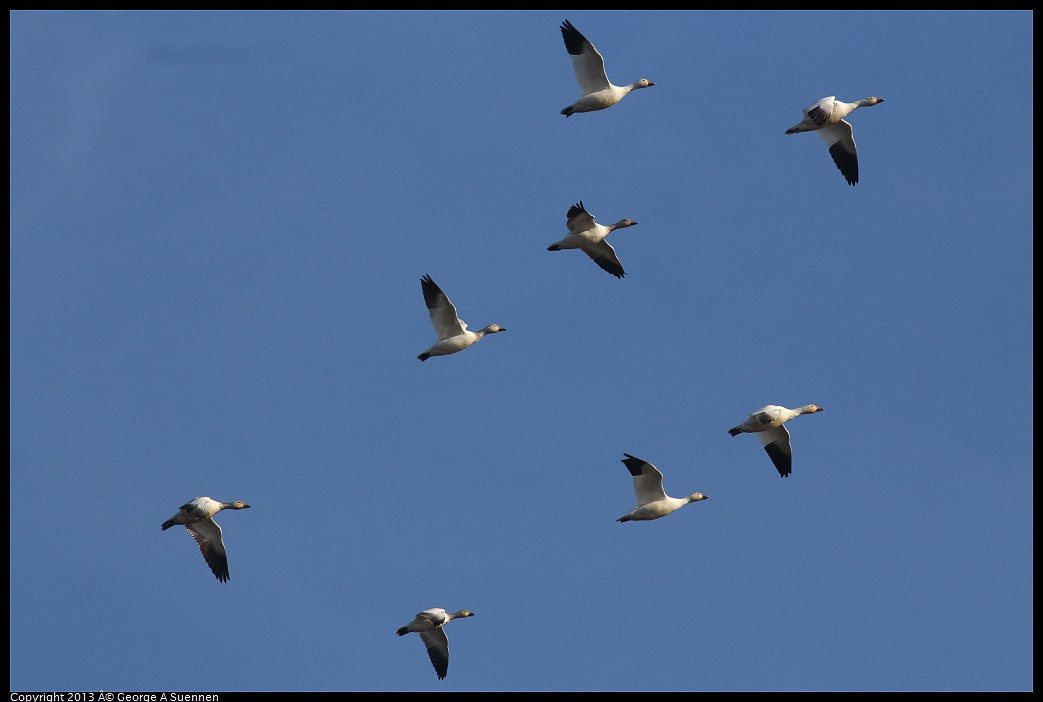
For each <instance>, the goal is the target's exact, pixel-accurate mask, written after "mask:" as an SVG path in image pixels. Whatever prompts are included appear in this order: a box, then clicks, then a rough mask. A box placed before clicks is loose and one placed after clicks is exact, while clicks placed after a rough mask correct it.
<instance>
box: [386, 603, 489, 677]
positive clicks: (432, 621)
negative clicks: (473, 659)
mask: <svg viewBox="0 0 1043 702" xmlns="http://www.w3.org/2000/svg"><path fill="white" fill-rule="evenodd" d="M473 616H474V612H471V611H469V610H466V609H461V610H460V611H459V612H447V611H445V610H444V609H442V608H441V607H435V608H433V609H425V610H424V611H423V612H420V613H419V614H417V615H416V617H414V619H413V621H411V622H409V623H408V624H406V625H405V626H403V627H401V628H399V630H398V631H397V632H395V633H397V634H398V635H399V636H405V635H406V634H408V633H410V632H415V633H417V634H420V639H421V640H422V641H423V642H424V646H425V647H427V655H428V657H429V658H430V659H431V664H432V665H433V666H434V667H435V673H437V674H438V679H439V680H443V679H445V676H446V674H447V673H448V672H449V638H448V637H447V636H446V635H445V632H444V631H442V627H443V626H445V625H446V624H448V623H449V622H451V621H453V620H454V619H460V618H463V617H473Z"/></svg>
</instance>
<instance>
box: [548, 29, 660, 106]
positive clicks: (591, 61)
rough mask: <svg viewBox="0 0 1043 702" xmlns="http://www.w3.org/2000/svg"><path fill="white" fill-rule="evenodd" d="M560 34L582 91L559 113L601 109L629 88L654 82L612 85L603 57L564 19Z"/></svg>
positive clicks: (635, 88) (613, 101)
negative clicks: (580, 94) (574, 100)
mask: <svg viewBox="0 0 1043 702" xmlns="http://www.w3.org/2000/svg"><path fill="white" fill-rule="evenodd" d="M561 36H562V38H563V39H564V40H565V49H566V50H567V51H568V52H569V58H571V59H572V69H573V71H575V73H576V82H577V83H579V87H580V89H581V90H582V91H583V95H582V96H581V97H580V99H579V100H576V102H574V103H572V104H571V105H569V106H568V107H566V108H565V109H564V110H562V111H561V114H563V115H565V116H566V117H570V116H571V115H574V114H576V113H577V112H594V111H595V110H604V109H605V108H606V107H612V106H613V105H615V104H616V103H617V102H619V101H620V100H622V99H623V98H624V97H626V95H627V93H629V92H630V91H631V90H637V89H638V88H647V87H649V86H651V85H655V83H653V82H652V81H650V80H648V79H647V78H642V79H641V80H639V81H637V82H635V83H631V84H630V85H622V86H620V85H612V83H611V82H610V81H609V79H608V75H607V74H606V73H605V59H604V58H602V56H601V54H599V53H598V50H597V49H595V48H594V45H593V44H591V43H590V41H589V40H588V39H587V38H586V37H585V36H583V35H582V34H580V33H579V30H578V29H576V28H575V27H573V26H572V23H570V22H569V21H568V20H565V22H564V23H562V25H561Z"/></svg>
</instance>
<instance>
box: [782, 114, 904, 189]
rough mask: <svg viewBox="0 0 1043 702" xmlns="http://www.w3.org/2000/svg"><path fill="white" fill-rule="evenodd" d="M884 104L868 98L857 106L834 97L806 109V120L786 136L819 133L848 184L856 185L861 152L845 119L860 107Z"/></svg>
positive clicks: (796, 125) (791, 129)
mask: <svg viewBox="0 0 1043 702" xmlns="http://www.w3.org/2000/svg"><path fill="white" fill-rule="evenodd" d="M883 101H884V99H883V98H878V97H867V98H864V99H862V100H858V101H856V102H841V101H840V100H837V99H836V96H834V95H830V96H829V97H824V98H822V99H821V100H819V101H818V102H815V103H813V104H811V105H808V106H807V107H805V108H804V119H802V120H801V121H800V122H798V123H797V124H795V125H793V126H792V127H790V128H789V129H787V130H786V133H787V134H798V133H800V132H818V135H819V136H820V137H822V141H824V142H826V147H827V148H829V155H830V156H832V157H833V163H835V164H837V168H839V169H840V172H841V173H842V174H843V176H844V178H845V179H846V180H847V184H848V185H854V184H855V183H857V182H858V150H857V149H856V148H855V138H854V136H853V135H852V132H851V124H850V123H848V122H847V121H846V120H845V119H844V118H845V117H847V116H848V115H849V114H851V113H852V112H854V111H855V110H857V109H858V108H859V107H871V106H873V105H879V104H880V103H881V102H883Z"/></svg>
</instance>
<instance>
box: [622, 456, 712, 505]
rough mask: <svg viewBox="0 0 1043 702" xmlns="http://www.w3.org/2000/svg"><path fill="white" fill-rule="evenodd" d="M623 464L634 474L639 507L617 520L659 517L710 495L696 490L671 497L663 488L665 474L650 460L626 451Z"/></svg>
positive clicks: (635, 494) (635, 493)
mask: <svg viewBox="0 0 1043 702" xmlns="http://www.w3.org/2000/svg"><path fill="white" fill-rule="evenodd" d="M623 455H624V456H626V459H625V460H624V461H623V465H625V466H626V467H627V470H629V471H630V474H631V475H632V476H634V496H635V497H637V507H635V508H634V509H633V510H631V511H630V512H628V513H627V514H624V515H623V516H622V517H620V518H619V519H617V520H616V521H617V522H632V521H642V520H649V519H659V518H660V517H665V516H666V515H668V514H670V513H671V512H676V511H677V510H679V509H681V508H682V507H684V506H685V505H686V504H688V503H690V502H699V501H700V500H705V499H707V498H708V497H709V495H704V494H703V493H701V492H695V493H692V494H691V495H689V496H688V497H670V496H669V495H667V494H666V492H665V491H664V490H663V474H662V473H660V472H659V469H658V468H656V467H655V466H654V465H652V464H651V463H649V462H648V461H642V460H641V459H640V458H634V457H633V456H631V455H630V454H629V453H624V454H623Z"/></svg>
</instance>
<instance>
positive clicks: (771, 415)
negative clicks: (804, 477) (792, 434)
mask: <svg viewBox="0 0 1043 702" xmlns="http://www.w3.org/2000/svg"><path fill="white" fill-rule="evenodd" d="M821 411H822V408H821V407H819V406H818V405H804V406H803V407H798V408H797V409H786V408H785V407H780V406H779V405H766V406H764V407H761V408H760V409H759V410H757V411H756V412H752V413H751V414H750V418H749V419H747V420H746V421H745V422H743V423H742V424H739V425H738V426H734V427H732V428H731V429H729V430H728V433H729V434H731V435H732V436H738V435H739V434H743V433H746V432H748V433H752V434H756V435H757V437H758V438H759V439H760V440H761V443H762V444H764V450H765V451H767V452H768V456H769V457H770V458H771V462H772V463H774V464H775V468H776V470H778V471H779V475H781V476H782V477H783V478H788V477H789V475H790V473H792V472H793V449H791V448H790V443H789V430H787V429H786V426H785V424H786V422H788V421H789V420H791V419H793V418H794V417H799V416H800V415H802V414H814V413H815V412H821Z"/></svg>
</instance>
